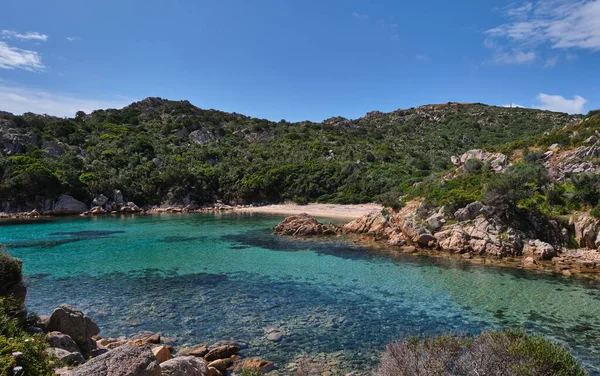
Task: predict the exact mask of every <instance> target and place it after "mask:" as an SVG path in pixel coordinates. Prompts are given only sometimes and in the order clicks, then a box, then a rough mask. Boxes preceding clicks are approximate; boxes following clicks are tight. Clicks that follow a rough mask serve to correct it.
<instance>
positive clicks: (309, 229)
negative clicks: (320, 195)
mask: <svg viewBox="0 0 600 376" xmlns="http://www.w3.org/2000/svg"><path fill="white" fill-rule="evenodd" d="M273 230H274V231H275V233H276V234H278V235H292V236H310V235H335V234H336V233H337V231H336V230H337V229H336V228H335V227H334V225H329V226H328V225H325V224H323V223H321V222H319V221H317V220H316V219H315V218H314V217H312V216H310V215H308V214H305V213H303V214H299V215H294V216H291V217H287V218H286V219H284V220H283V222H281V223H280V224H278V225H277V226H276V227H275V228H274V229H273Z"/></svg>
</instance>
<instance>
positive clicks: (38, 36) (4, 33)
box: [0, 30, 48, 42]
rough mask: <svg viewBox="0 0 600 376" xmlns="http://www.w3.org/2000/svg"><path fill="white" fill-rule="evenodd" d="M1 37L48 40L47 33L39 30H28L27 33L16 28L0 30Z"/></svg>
mask: <svg viewBox="0 0 600 376" xmlns="http://www.w3.org/2000/svg"><path fill="white" fill-rule="evenodd" d="M0 38H3V39H20V40H37V41H42V42H45V41H47V40H48V36H47V35H46V34H41V33H38V32H37V31H28V32H26V33H18V32H16V31H14V30H2V31H0Z"/></svg>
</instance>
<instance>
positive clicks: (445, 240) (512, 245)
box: [435, 217, 523, 257]
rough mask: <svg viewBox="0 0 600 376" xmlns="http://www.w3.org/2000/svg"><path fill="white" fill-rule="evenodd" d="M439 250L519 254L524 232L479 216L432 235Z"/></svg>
mask: <svg viewBox="0 0 600 376" xmlns="http://www.w3.org/2000/svg"><path fill="white" fill-rule="evenodd" d="M435 238H436V239H437V242H438V247H439V249H441V250H443V251H446V252H457V253H465V252H469V253H474V254H478V255H489V256H495V257H503V256H519V255H521V253H522V250H523V235H522V234H521V233H520V232H519V231H517V230H515V229H513V228H510V227H507V226H506V225H504V224H502V223H501V222H500V221H497V220H494V219H490V220H488V219H486V218H483V217H478V218H476V219H474V220H470V221H465V222H461V223H457V224H455V225H452V226H448V227H447V228H444V229H443V230H442V231H440V232H437V233H436V234H435Z"/></svg>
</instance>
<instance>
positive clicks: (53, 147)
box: [42, 141, 65, 157]
mask: <svg viewBox="0 0 600 376" xmlns="http://www.w3.org/2000/svg"><path fill="white" fill-rule="evenodd" d="M42 150H43V151H44V152H45V153H46V154H48V155H49V156H51V157H59V156H61V155H63V154H64V153H65V149H63V147H62V146H60V144H59V143H58V142H54V141H48V142H44V143H43V144H42Z"/></svg>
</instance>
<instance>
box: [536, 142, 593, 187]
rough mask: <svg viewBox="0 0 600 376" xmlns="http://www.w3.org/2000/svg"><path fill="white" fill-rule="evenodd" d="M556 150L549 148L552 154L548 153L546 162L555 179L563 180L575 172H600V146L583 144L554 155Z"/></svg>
mask: <svg viewBox="0 0 600 376" xmlns="http://www.w3.org/2000/svg"><path fill="white" fill-rule="evenodd" d="M555 150H556V149H555ZM555 150H549V151H551V152H552V154H548V158H547V160H546V162H544V165H545V167H546V168H547V169H548V172H549V173H550V175H551V176H552V177H553V178H554V179H555V180H558V181H563V180H565V179H566V178H569V177H570V176H572V175H574V174H581V173H588V174H599V173H600V164H598V162H597V158H598V157H600V146H597V145H593V146H581V147H578V148H576V149H573V150H567V151H564V152H561V153H560V154H559V155H557V156H555V157H553V155H554V153H555Z"/></svg>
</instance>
